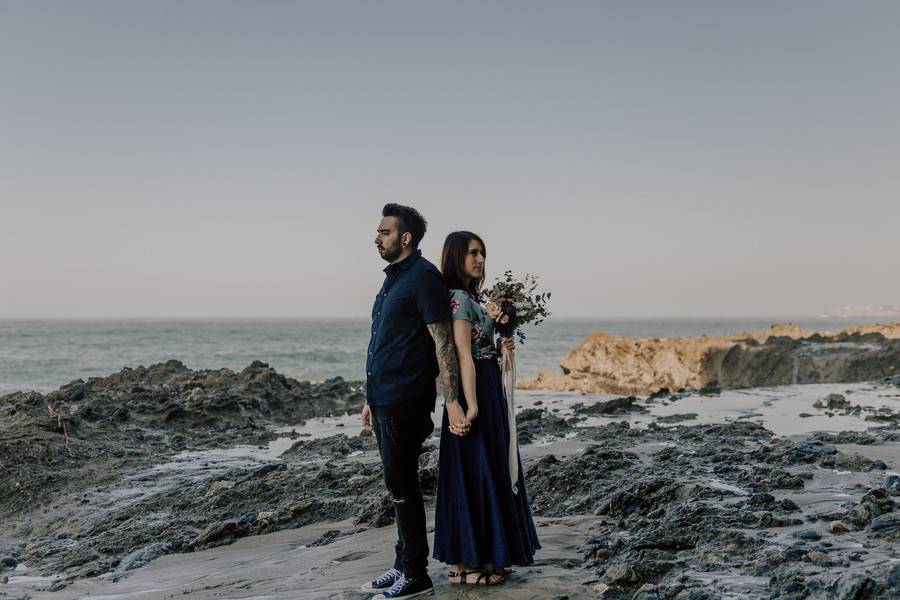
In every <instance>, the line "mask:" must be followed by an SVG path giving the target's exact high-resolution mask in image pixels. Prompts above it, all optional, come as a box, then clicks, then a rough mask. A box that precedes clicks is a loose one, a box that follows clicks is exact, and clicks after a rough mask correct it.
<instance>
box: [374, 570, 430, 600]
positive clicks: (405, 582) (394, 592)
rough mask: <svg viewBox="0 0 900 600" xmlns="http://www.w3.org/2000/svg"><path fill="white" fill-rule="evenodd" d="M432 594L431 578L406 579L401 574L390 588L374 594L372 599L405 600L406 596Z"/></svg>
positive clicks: (414, 596)
mask: <svg viewBox="0 0 900 600" xmlns="http://www.w3.org/2000/svg"><path fill="white" fill-rule="evenodd" d="M433 594H434V588H433V587H432V585H431V580H430V579H428V578H427V577H426V578H425V579H407V578H406V576H405V575H403V574H401V575H400V579H398V580H397V581H396V582H394V585H392V586H391V589H389V590H385V591H384V592H382V593H381V594H378V595H377V596H374V597H373V598H372V600H399V599H401V598H402V599H403V600H406V599H407V598H418V597H419V596H431V595H433Z"/></svg>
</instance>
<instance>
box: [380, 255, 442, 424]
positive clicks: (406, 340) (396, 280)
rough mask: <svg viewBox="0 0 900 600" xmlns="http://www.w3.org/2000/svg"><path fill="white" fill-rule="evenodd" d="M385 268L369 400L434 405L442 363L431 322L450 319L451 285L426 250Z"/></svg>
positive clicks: (381, 402)
mask: <svg viewBox="0 0 900 600" xmlns="http://www.w3.org/2000/svg"><path fill="white" fill-rule="evenodd" d="M384 273H385V275H386V277H385V278H384V284H382V286H381V289H380V290H379V291H378V295H377V296H376V297H375V304H374V306H372V338H371V339H370V340H369V355H368V357H367V360H366V396H367V399H366V402H367V403H368V404H371V405H372V406H386V405H388V404H397V403H400V402H412V403H414V404H416V405H418V406H421V407H422V408H427V409H428V410H429V411H432V410H434V400H435V396H436V395H437V389H436V387H435V378H436V377H437V375H438V364H437V357H436V356H435V351H434V340H433V339H432V337H431V334H430V333H429V332H428V328H427V327H426V325H428V324H429V323H437V322H440V321H449V320H450V301H449V295H448V292H447V286H446V285H444V279H443V277H442V276H441V274H440V272H439V271H438V270H437V268H436V267H435V266H434V265H433V264H431V263H430V262H428V260H426V259H425V258H423V257H422V251H421V250H415V251H414V252H413V253H412V254H411V255H409V256H407V257H406V258H404V259H403V260H401V261H400V262H397V263H393V264H390V265H388V266H387V268H385V269H384Z"/></svg>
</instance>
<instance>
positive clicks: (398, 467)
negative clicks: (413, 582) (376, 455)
mask: <svg viewBox="0 0 900 600" xmlns="http://www.w3.org/2000/svg"><path fill="white" fill-rule="evenodd" d="M372 420H373V421H374V426H375V427H374V429H375V438H376V439H377V440H378V451H379V452H380V453H381V466H382V467H383V469H384V483H385V484H386V485H387V489H388V492H390V494H391V499H392V500H393V504H394V513H395V514H396V516H397V533H398V539H397V546H396V552H397V557H396V559H395V560H394V568H395V569H397V570H398V571H402V572H403V574H404V575H406V576H407V577H409V578H414V579H425V580H428V537H427V533H426V529H425V504H424V502H423V501H422V491H421V490H420V489H419V455H420V454H421V453H422V444H423V443H424V442H425V440H426V439H428V436H429V435H431V432H432V431H433V430H434V423H432V421H431V413H430V412H428V411H427V410H426V409H423V408H422V407H421V406H416V405H414V404H412V403H402V404H391V405H388V406H373V407H372Z"/></svg>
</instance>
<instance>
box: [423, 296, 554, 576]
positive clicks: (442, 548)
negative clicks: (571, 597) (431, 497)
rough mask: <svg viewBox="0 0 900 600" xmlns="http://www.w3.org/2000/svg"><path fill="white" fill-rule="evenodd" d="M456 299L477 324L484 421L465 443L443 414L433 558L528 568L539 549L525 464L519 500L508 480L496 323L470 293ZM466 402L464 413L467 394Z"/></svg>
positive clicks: (462, 315) (456, 313)
mask: <svg viewBox="0 0 900 600" xmlns="http://www.w3.org/2000/svg"><path fill="white" fill-rule="evenodd" d="M450 298H451V310H452V313H453V319H454V320H457V319H466V320H468V321H470V322H471V323H472V357H473V359H474V360H475V387H476V394H477V398H478V416H477V417H476V418H475V420H474V421H473V423H472V427H471V429H470V430H469V432H468V433H467V434H466V435H464V436H462V437H460V436H457V435H454V434H452V433H450V430H449V428H448V423H447V420H448V419H447V410H446V408H445V409H444V422H443V425H442V427H441V448H440V460H439V462H438V484H437V506H436V508H435V524H434V558H435V559H437V560H439V561H441V562H443V563H448V564H456V563H463V564H466V565H470V566H473V567H477V566H482V565H485V564H487V563H491V564H492V565H493V566H494V567H495V568H497V567H508V566H511V565H530V564H532V563H533V562H534V552H535V550H537V549H538V548H540V547H541V546H540V543H539V542H538V538H537V531H535V528H534V521H533V520H532V518H531V509H530V508H529V505H528V493H527V492H526V490H525V481H524V477H525V472H524V471H523V470H522V459H521V458H519V478H518V481H517V482H516V488H517V490H518V493H515V494H514V493H513V488H512V483H511V481H510V475H509V458H508V457H509V454H508V452H509V422H508V420H507V403H506V395H505V394H504V392H503V384H502V381H501V379H500V367H499V363H498V361H497V353H496V349H495V347H494V344H493V333H494V332H493V329H494V328H493V321H492V320H491V318H490V316H489V315H488V314H487V311H486V310H485V309H484V307H482V306H481V305H480V304H478V303H477V302H476V301H475V300H474V298H472V297H471V296H470V295H469V294H467V293H466V292H464V291H462V290H451V292H450ZM460 402H461V403H462V406H463V408H465V398H463V396H462V394H460ZM516 453H517V454H518V449H517V451H516Z"/></svg>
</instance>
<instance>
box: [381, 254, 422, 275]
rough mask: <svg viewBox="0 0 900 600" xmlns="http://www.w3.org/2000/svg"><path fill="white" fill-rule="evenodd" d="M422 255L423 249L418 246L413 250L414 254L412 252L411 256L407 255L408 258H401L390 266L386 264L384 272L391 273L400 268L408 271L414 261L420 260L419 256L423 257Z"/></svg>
mask: <svg viewBox="0 0 900 600" xmlns="http://www.w3.org/2000/svg"><path fill="white" fill-rule="evenodd" d="M421 256H422V251H421V250H419V249H418V248H416V249H415V250H413V252H412V254H410V255H409V256H407V257H406V258H404V259H403V260H401V261H400V262H398V263H391V264H389V265H388V266H386V267H385V268H384V272H385V273H388V274H390V273H394V272H396V271H399V270H400V269H402V270H404V271H406V270H407V269H409V268H410V267H411V266H412V264H413V263H414V262H416V261H417V260H419V257H421Z"/></svg>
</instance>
